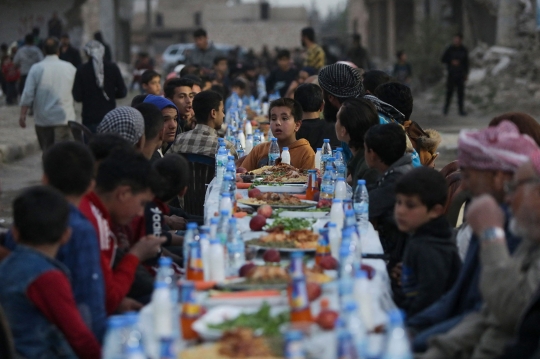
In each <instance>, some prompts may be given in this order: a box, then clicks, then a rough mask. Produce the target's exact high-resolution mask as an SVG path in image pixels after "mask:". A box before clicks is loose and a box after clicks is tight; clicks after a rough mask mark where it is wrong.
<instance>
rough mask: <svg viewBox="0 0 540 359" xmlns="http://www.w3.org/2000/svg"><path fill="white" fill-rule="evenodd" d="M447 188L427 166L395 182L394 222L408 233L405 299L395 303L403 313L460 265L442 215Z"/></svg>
mask: <svg viewBox="0 0 540 359" xmlns="http://www.w3.org/2000/svg"><path fill="white" fill-rule="evenodd" d="M387 126H388V125H387ZM447 191H448V188H447V185H446V180H445V179H444V177H443V176H442V175H441V174H440V173H439V172H438V171H436V170H434V169H431V168H428V167H419V168H415V169H413V170H411V171H410V172H408V173H407V174H405V175H404V176H403V177H402V178H401V179H400V180H399V182H398V183H397V184H396V204H395V208H394V214H395V217H396V223H397V226H398V228H399V230H400V231H402V232H406V233H409V234H410V237H409V239H408V241H407V246H406V248H405V253H404V255H403V269H402V272H401V286H402V290H403V293H404V295H405V299H404V300H403V301H402V302H401V303H398V306H400V307H402V308H403V309H404V310H405V311H406V313H407V316H410V315H413V314H415V313H418V312H419V311H421V310H422V309H424V308H427V307H428V306H429V305H430V304H432V303H433V302H435V301H436V300H437V299H439V298H440V297H441V296H442V295H443V294H444V293H446V292H447V291H448V290H449V289H450V288H452V285H453V284H454V281H455V280H456V278H457V275H458V273H459V270H460V267H461V260H460V258H459V254H458V250H457V247H456V244H455V242H454V241H453V240H452V230H451V228H450V225H449V224H448V222H447V220H446V218H445V217H444V204H445V203H446V197H447Z"/></svg>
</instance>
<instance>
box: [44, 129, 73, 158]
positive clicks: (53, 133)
mask: <svg viewBox="0 0 540 359" xmlns="http://www.w3.org/2000/svg"><path fill="white" fill-rule="evenodd" d="M36 135H37V138H38V142H39V147H41V150H42V151H43V152H45V151H46V150H47V149H48V148H49V147H51V146H52V145H54V144H55V143H57V142H61V141H69V140H71V139H72V136H71V130H70V129H69V127H68V126H67V125H62V126H36Z"/></svg>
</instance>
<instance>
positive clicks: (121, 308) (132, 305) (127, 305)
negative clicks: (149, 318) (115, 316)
mask: <svg viewBox="0 0 540 359" xmlns="http://www.w3.org/2000/svg"><path fill="white" fill-rule="evenodd" d="M142 307H143V305H142V303H139V302H137V301H136V300H135V299H131V298H128V297H125V298H124V299H122V301H121V302H120V304H119V305H118V308H117V309H116V311H117V312H118V313H119V314H122V313H127V312H133V311H135V312H136V311H138V310H140V309H141V308H142Z"/></svg>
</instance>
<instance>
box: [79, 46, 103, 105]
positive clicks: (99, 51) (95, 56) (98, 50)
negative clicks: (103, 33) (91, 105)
mask: <svg viewBox="0 0 540 359" xmlns="http://www.w3.org/2000/svg"><path fill="white" fill-rule="evenodd" d="M84 51H85V52H86V53H87V54H88V56H90V57H91V58H92V64H93V65H94V73H95V74H96V83H97V85H98V87H99V88H100V89H101V91H102V92H103V96H105V98H106V99H107V101H108V100H109V96H107V93H106V92H105V90H104V89H103V83H104V81H105V70H104V69H103V55H104V54H105V46H103V45H102V44H101V43H100V42H99V41H96V40H90V41H88V42H87V43H86V45H85V46H84Z"/></svg>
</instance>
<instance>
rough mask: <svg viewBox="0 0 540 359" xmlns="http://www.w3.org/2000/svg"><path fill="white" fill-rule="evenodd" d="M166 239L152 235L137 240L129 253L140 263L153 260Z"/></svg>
mask: <svg viewBox="0 0 540 359" xmlns="http://www.w3.org/2000/svg"><path fill="white" fill-rule="evenodd" d="M166 240H167V237H156V236H154V235H153V234H150V235H147V236H144V237H142V238H141V239H139V241H138V242H137V243H135V245H134V246H133V247H131V250H130V251H129V253H131V254H133V255H134V256H136V257H137V258H139V260H140V261H141V262H144V261H145V260H147V259H151V258H154V257H155V256H157V254H158V253H159V252H160V250H161V244H163V243H165V241H166Z"/></svg>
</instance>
